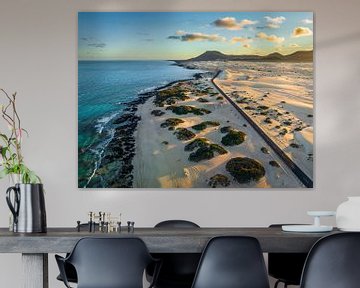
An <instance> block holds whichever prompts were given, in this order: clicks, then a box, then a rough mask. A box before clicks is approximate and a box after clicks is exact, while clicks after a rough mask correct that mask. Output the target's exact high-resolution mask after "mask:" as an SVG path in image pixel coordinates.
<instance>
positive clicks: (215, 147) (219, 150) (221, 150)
mask: <svg viewBox="0 0 360 288" xmlns="http://www.w3.org/2000/svg"><path fill="white" fill-rule="evenodd" d="M210 148H211V149H212V150H213V151H215V152H217V153H218V154H220V155H224V154H226V153H228V151H227V150H226V149H225V148H224V147H222V146H220V145H218V144H210Z"/></svg>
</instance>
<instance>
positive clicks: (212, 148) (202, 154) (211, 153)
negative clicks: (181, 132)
mask: <svg viewBox="0 0 360 288" xmlns="http://www.w3.org/2000/svg"><path fill="white" fill-rule="evenodd" d="M215 153H217V154H226V153H228V152H227V151H226V150H225V149H224V148H223V147H221V146H220V145H217V144H210V145H205V146H203V147H200V148H198V149H197V150H196V151H195V152H192V153H190V155H189V161H193V162H199V161H201V160H209V159H212V158H214V157H215V156H216V155H215Z"/></svg>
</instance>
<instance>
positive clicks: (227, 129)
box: [220, 126, 234, 133]
mask: <svg viewBox="0 0 360 288" xmlns="http://www.w3.org/2000/svg"><path fill="white" fill-rule="evenodd" d="M233 129H234V128H232V127H231V126H223V127H221V128H220V132H221V133H229V132H230V131H231V130H233Z"/></svg>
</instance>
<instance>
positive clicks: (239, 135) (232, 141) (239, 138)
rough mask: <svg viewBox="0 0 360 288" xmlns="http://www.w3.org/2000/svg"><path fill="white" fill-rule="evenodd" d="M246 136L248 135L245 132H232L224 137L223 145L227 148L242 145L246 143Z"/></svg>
mask: <svg viewBox="0 0 360 288" xmlns="http://www.w3.org/2000/svg"><path fill="white" fill-rule="evenodd" d="M245 136H246V134H245V133H244V132H241V131H236V130H230V131H229V132H228V134H226V135H225V136H224V137H222V139H221V143H222V144H224V145H225V146H235V145H240V144H241V143H243V142H244V141H245Z"/></svg>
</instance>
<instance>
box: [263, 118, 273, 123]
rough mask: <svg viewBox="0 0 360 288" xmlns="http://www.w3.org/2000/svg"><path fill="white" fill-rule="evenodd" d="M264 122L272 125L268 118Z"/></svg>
mask: <svg viewBox="0 0 360 288" xmlns="http://www.w3.org/2000/svg"><path fill="white" fill-rule="evenodd" d="M264 122H265V123H267V124H271V123H272V121H271V118H270V117H267V118H266V119H265V120H264Z"/></svg>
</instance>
